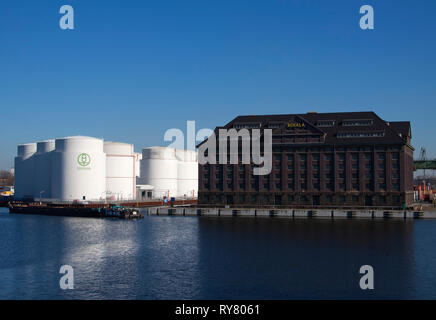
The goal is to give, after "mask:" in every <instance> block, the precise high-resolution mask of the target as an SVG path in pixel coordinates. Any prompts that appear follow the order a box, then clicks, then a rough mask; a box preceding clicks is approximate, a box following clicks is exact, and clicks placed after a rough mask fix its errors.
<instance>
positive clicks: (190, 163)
mask: <svg viewBox="0 0 436 320" xmlns="http://www.w3.org/2000/svg"><path fill="white" fill-rule="evenodd" d="M140 171H141V175H140V177H139V178H138V183H139V184H145V185H151V186H153V187H154V196H155V197H157V198H162V197H168V198H171V197H176V198H196V197H197V193H198V161H197V152H196V151H193V150H183V149H174V148H167V147H149V148H145V149H143V150H142V160H141V169H140Z"/></svg>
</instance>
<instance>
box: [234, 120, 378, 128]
mask: <svg viewBox="0 0 436 320" xmlns="http://www.w3.org/2000/svg"><path fill="white" fill-rule="evenodd" d="M335 122H336V120H318V121H317V122H316V125H317V126H318V127H333V126H334V125H335ZM373 123H374V120H372V119H357V120H353V119H351V120H342V122H341V125H342V126H344V127H357V126H361V127H362V126H371V125H373ZM284 125H285V123H284V122H270V123H268V124H267V125H266V126H267V127H268V128H270V129H278V128H281V127H283V126H284ZM233 127H234V128H235V129H255V128H260V127H261V124H260V123H235V124H234V125H233Z"/></svg>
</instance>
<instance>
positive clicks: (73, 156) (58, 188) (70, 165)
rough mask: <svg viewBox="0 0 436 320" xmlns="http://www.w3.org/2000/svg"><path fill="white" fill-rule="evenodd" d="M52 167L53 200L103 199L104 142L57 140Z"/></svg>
mask: <svg viewBox="0 0 436 320" xmlns="http://www.w3.org/2000/svg"><path fill="white" fill-rule="evenodd" d="M51 164H52V165H51V169H52V170H51V197H52V198H55V199H60V200H101V199H103V198H104V197H105V193H106V155H105V154H104V152H103V140H101V139H96V138H92V137H83V136H74V137H66V138H60V139H56V141H55V150H54V151H53V152H51Z"/></svg>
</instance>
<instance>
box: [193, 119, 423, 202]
mask: <svg viewBox="0 0 436 320" xmlns="http://www.w3.org/2000/svg"><path fill="white" fill-rule="evenodd" d="M220 128H222V129H231V128H234V129H237V130H238V129H242V128H246V129H248V130H249V131H251V130H252V129H261V131H262V129H272V171H271V173H270V174H268V175H259V176H257V175H254V174H253V167H255V165H254V164H253V163H251V164H241V156H240V155H239V163H238V164H222V162H221V163H219V164H203V165H200V166H199V204H207V205H216V206H220V205H234V206H251V207H254V206H321V207H329V206H335V207H337V206H355V207H363V206H377V207H401V206H404V205H409V204H411V203H412V201H413V151H414V149H413V147H412V146H411V129H410V123H409V122H408V121H402V122H388V121H385V120H382V119H381V118H379V117H378V116H377V115H376V114H375V113H374V112H344V113H307V114H288V115H263V116H239V117H237V118H235V119H234V120H232V121H231V122H229V123H228V124H227V125H225V126H224V127H217V129H216V130H215V133H216V134H217V135H218V129H220ZM203 143H204V142H203ZM203 143H201V144H200V145H199V146H201V145H202V144H203ZM216 148H217V159H218V158H219V148H218V145H217V147H216ZM261 150H263V148H261Z"/></svg>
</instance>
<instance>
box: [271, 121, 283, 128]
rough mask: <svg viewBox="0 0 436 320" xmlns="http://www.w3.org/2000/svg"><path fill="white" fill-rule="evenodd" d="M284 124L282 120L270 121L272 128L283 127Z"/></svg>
mask: <svg viewBox="0 0 436 320" xmlns="http://www.w3.org/2000/svg"><path fill="white" fill-rule="evenodd" d="M282 126H283V123H282V122H270V123H268V128H270V129H278V128H281V127H282Z"/></svg>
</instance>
